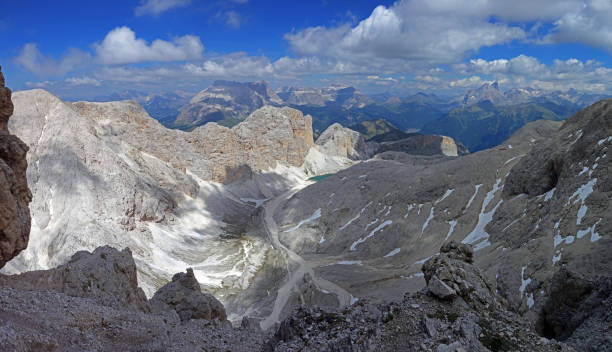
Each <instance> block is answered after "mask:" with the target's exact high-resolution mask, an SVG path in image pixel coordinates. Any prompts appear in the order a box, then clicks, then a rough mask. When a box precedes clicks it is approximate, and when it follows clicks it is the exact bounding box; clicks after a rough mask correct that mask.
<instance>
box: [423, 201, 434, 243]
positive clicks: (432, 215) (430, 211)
mask: <svg viewBox="0 0 612 352" xmlns="http://www.w3.org/2000/svg"><path fill="white" fill-rule="evenodd" d="M433 217H434V207H433V206H432V207H431V210H429V216H428V217H427V220H425V222H424V223H423V228H422V229H421V236H422V235H423V233H424V232H425V229H426V228H427V226H428V225H429V222H430V221H431V219H433Z"/></svg>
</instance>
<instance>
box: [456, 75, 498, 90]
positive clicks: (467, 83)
mask: <svg viewBox="0 0 612 352" xmlns="http://www.w3.org/2000/svg"><path fill="white" fill-rule="evenodd" d="M485 83H491V82H490V81H486V80H483V79H482V78H480V77H479V76H471V77H466V78H462V79H458V80H455V81H451V82H449V83H448V86H449V87H453V88H454V87H459V88H466V87H478V86H481V85H483V84H485Z"/></svg>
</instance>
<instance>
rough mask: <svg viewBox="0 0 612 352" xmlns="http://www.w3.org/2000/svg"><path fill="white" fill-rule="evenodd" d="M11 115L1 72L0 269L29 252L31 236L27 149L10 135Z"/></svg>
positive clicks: (10, 104)
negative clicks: (26, 251)
mask: <svg viewBox="0 0 612 352" xmlns="http://www.w3.org/2000/svg"><path fill="white" fill-rule="evenodd" d="M12 114H13V103H12V101H11V90H10V89H8V88H6V87H5V86H4V76H3V75H2V71H1V68H0V268H1V267H3V266H4V264H6V262H8V261H9V260H11V259H12V258H13V257H15V256H16V255H17V254H19V252H21V251H22V250H24V249H25V248H26V246H27V244H28V238H29V235H30V221H31V219H30V210H29V208H28V204H29V203H30V201H31V200H32V194H31V193H30V190H29V189H28V184H27V179H26V169H27V166H28V163H27V161H26V153H27V152H28V147H27V146H26V145H25V144H24V143H23V142H22V141H21V140H20V139H19V138H17V137H15V136H13V135H11V134H9V131H8V120H9V118H10V117H11V115H12Z"/></svg>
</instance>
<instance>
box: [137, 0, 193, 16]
mask: <svg viewBox="0 0 612 352" xmlns="http://www.w3.org/2000/svg"><path fill="white" fill-rule="evenodd" d="M190 2H191V0H141V1H140V5H138V7H136V9H134V14H135V15H136V16H144V15H152V16H158V15H160V14H162V13H164V12H166V11H168V10H171V9H173V8H177V7H184V6H187V5H189V3H190Z"/></svg>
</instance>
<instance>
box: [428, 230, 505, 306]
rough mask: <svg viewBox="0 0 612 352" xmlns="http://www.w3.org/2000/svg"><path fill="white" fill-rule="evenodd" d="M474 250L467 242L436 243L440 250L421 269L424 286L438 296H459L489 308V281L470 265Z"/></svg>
mask: <svg viewBox="0 0 612 352" xmlns="http://www.w3.org/2000/svg"><path fill="white" fill-rule="evenodd" d="M473 256H474V251H473V249H472V247H471V246H470V245H466V244H462V243H457V242H454V241H450V242H447V243H445V244H444V245H442V247H440V254H439V255H436V256H434V257H433V258H431V259H429V260H427V261H426V262H425V264H423V267H422V269H421V270H422V271H423V274H424V275H425V282H426V288H427V290H428V291H429V293H431V294H432V295H434V296H436V297H438V298H440V299H452V298H454V297H461V298H462V299H463V300H464V301H465V302H466V303H467V304H468V305H470V306H472V307H473V308H474V309H476V310H480V309H491V308H493V307H491V306H490V305H491V304H495V302H496V299H495V297H494V295H493V294H492V291H491V287H492V284H490V283H487V281H486V278H485V276H484V275H483V273H482V272H481V271H480V269H478V268H477V267H475V266H473V265H472V262H473V259H472V258H473Z"/></svg>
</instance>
